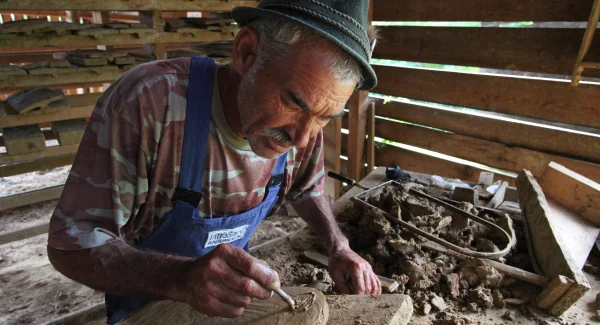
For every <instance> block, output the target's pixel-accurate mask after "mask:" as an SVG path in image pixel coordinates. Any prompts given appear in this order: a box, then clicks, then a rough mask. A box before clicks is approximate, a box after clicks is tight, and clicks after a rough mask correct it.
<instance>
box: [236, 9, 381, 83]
mask: <svg viewBox="0 0 600 325" xmlns="http://www.w3.org/2000/svg"><path fill="white" fill-rule="evenodd" d="M368 13H369V1H368V0H262V1H260V3H259V4H258V6H257V7H256V8H252V7H236V8H233V18H234V19H235V21H236V22H237V23H238V25H240V26H242V27H243V26H245V25H247V24H249V23H251V22H252V21H254V20H256V19H259V18H283V19H288V20H292V21H294V22H296V23H299V24H301V25H303V26H305V27H308V28H309V29H311V30H313V31H315V32H317V33H319V34H320V35H322V36H324V37H325V38H327V39H328V40H330V41H332V42H334V43H335V44H336V45H337V46H339V47H340V48H341V49H343V50H344V51H346V52H347V53H348V54H350V55H352V56H353V57H354V58H356V59H357V60H358V62H359V63H360V64H361V66H362V73H363V79H364V81H363V84H362V86H361V88H360V89H364V90H371V89H373V88H375V86H376V85H377V76H376V75H375V71H373V68H372V67H371V65H370V64H369V60H370V59H371V52H372V44H371V43H370V41H369V34H368Z"/></svg>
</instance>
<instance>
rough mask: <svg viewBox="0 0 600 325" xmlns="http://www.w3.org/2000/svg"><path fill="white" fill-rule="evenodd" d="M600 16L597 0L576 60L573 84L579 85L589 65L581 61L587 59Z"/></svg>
mask: <svg viewBox="0 0 600 325" xmlns="http://www.w3.org/2000/svg"><path fill="white" fill-rule="evenodd" d="M599 18H600V0H595V1H594V5H593V7H592V10H591V13H590V18H589V20H588V24H587V28H586V29H585V34H584V35H583V41H582V42H581V47H580V48H579V54H578V55H577V61H576V62H575V67H574V68H573V73H572V76H571V85H572V86H577V85H579V82H580V81H581V74H582V72H583V71H584V69H585V68H586V67H587V66H583V65H582V64H581V63H582V62H583V59H585V57H586V55H587V53H588V51H589V49H590V46H591V45H592V40H593V39H594V34H595V33H596V27H597V26H598V19H599Z"/></svg>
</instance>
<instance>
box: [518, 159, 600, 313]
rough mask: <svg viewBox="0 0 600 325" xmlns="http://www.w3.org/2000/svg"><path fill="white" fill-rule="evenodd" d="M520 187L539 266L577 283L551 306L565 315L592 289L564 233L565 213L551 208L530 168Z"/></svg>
mask: <svg viewBox="0 0 600 325" xmlns="http://www.w3.org/2000/svg"><path fill="white" fill-rule="evenodd" d="M517 189H518V191H519V202H520V205H521V211H522V212H523V217H524V218H525V222H526V223H527V228H528V229H529V237H528V238H529V240H530V244H531V249H532V252H533V255H534V256H535V260H536V262H537V265H538V267H539V268H540V270H541V271H542V272H543V274H544V275H545V276H546V277H548V278H552V279H554V278H555V277H557V276H559V275H564V276H566V277H568V278H570V279H571V280H573V281H574V282H575V283H573V285H572V286H571V288H569V289H568V290H567V293H566V294H565V295H563V297H561V298H560V299H559V301H557V303H556V304H555V305H553V307H552V308H551V309H550V312H551V313H552V314H553V315H559V314H562V312H564V311H565V310H566V309H568V307H570V306H571V305H572V304H573V303H574V302H576V301H577V300H579V298H581V296H583V294H585V292H587V291H588V290H589V289H590V284H589V282H588V281H587V279H586V277H585V275H584V274H583V272H582V271H581V269H580V268H578V267H577V266H576V262H575V258H574V256H573V255H571V251H570V250H568V248H569V247H568V246H567V244H566V243H565V242H564V238H563V237H562V236H561V234H562V233H564V232H565V230H564V229H563V224H564V218H563V216H561V215H560V214H557V213H555V212H554V211H553V209H552V208H551V207H550V205H549V204H548V202H547V200H546V198H545V197H544V193H543V191H542V189H541V188H540V186H539V184H538V183H537V181H536V180H535V178H534V177H533V175H532V174H531V172H530V171H528V170H523V171H522V172H521V173H519V176H518V177H517ZM570 235H571V236H577V234H570ZM582 293H583V294H582ZM557 304H558V305H557ZM555 306H557V307H556V308H555Z"/></svg>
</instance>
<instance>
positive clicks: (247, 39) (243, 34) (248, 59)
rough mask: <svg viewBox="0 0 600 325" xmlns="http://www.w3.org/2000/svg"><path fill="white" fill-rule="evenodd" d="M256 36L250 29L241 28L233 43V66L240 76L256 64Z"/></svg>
mask: <svg viewBox="0 0 600 325" xmlns="http://www.w3.org/2000/svg"><path fill="white" fill-rule="evenodd" d="M257 50H258V34H257V33H256V30H254V28H252V27H248V26H246V27H243V28H242V29H241V30H240V31H239V32H238V34H237V35H236V37H235V41H234V42H233V53H232V55H233V64H234V66H235V69H236V70H237V72H238V73H239V74H240V75H244V74H245V73H246V72H248V70H250V68H251V67H252V65H253V64H254V63H255V62H256V57H257Z"/></svg>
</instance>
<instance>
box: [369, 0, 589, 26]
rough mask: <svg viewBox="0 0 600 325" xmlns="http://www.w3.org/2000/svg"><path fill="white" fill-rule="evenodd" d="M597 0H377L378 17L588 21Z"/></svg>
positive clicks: (444, 19) (407, 19)
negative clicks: (593, 4)
mask: <svg viewBox="0 0 600 325" xmlns="http://www.w3.org/2000/svg"><path fill="white" fill-rule="evenodd" d="M593 2H594V1H593V0H579V1H573V0H554V1H547V0H528V1H523V0H494V1H482V0H443V1H440V0H405V1H398V0H375V1H374V8H373V11H374V12H373V20H375V21H510V22H514V21H586V20H587V19H588V17H589V14H590V10H591V8H592V3H593Z"/></svg>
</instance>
